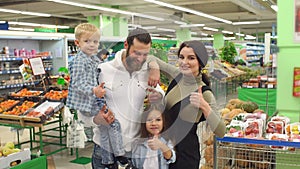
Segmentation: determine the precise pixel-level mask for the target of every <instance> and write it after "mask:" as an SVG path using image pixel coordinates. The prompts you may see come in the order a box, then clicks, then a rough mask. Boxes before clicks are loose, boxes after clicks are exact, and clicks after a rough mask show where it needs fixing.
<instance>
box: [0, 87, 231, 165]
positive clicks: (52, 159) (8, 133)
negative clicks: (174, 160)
mask: <svg viewBox="0 0 300 169" xmlns="http://www.w3.org/2000/svg"><path fill="white" fill-rule="evenodd" d="M232 98H237V93H233V94H230V95H227V96H221V97H218V98H217V103H218V106H219V107H218V108H219V109H222V108H224V106H225V105H226V103H227V102H228V100H230V99H232ZM49 127H51V126H49ZM45 128H47V127H45ZM0 131H1V135H0V143H1V145H4V144H5V143H6V142H8V141H13V142H15V143H17V139H18V138H17V132H16V131H15V130H12V129H11V128H10V127H4V126H0ZM36 131H37V130H36ZM19 132H20V133H21V137H20V140H21V141H27V140H29V130H28V129H24V130H21V131H19ZM46 139H47V138H46ZM47 141H49V142H51V141H52V142H54V141H56V140H51V139H47ZM21 148H22V149H24V148H29V144H24V145H22V147H21ZM57 148H58V147H57V146H54V145H49V146H46V147H45V152H46V153H47V152H52V151H54V150H56V149H57ZM92 150H93V143H92V142H86V147H85V148H83V149H79V157H87V158H90V157H91V154H92ZM75 159H76V155H75V152H74V153H73V155H71V151H70V150H63V151H60V152H58V153H55V154H53V155H51V156H48V157H47V160H48V169H67V168H74V169H75V168H76V169H90V168H91V163H88V164H85V165H83V164H76V163H72V162H70V161H72V160H75Z"/></svg>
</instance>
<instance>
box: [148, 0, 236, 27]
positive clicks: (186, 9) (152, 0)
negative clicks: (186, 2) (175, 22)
mask: <svg viewBox="0 0 300 169" xmlns="http://www.w3.org/2000/svg"><path fill="white" fill-rule="evenodd" d="M144 1H146V2H150V3H154V4H157V5H160V6H164V7H168V8H172V9H176V10H179V11H184V12H189V13H192V14H194V15H198V16H202V17H205V18H209V19H213V20H216V21H220V22H224V23H227V24H231V23H232V22H231V21H229V20H225V19H222V18H218V17H215V16H212V15H208V14H206V13H203V12H199V11H195V10H192V9H188V8H184V7H180V6H176V5H172V4H168V3H165V2H161V1H157V0H144Z"/></svg>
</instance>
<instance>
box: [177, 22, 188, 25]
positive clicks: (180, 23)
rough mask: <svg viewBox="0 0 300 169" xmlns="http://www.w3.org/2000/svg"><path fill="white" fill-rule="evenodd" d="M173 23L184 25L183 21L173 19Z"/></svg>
mask: <svg viewBox="0 0 300 169" xmlns="http://www.w3.org/2000/svg"><path fill="white" fill-rule="evenodd" d="M174 23H176V24H178V25H186V23H185V22H181V21H174Z"/></svg>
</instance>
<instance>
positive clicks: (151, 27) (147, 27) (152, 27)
mask: <svg viewBox="0 0 300 169" xmlns="http://www.w3.org/2000/svg"><path fill="white" fill-rule="evenodd" d="M142 28H143V29H146V30H149V29H156V26H142Z"/></svg>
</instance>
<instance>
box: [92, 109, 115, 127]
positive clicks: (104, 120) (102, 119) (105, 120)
mask: <svg viewBox="0 0 300 169" xmlns="http://www.w3.org/2000/svg"><path fill="white" fill-rule="evenodd" d="M106 110H107V111H106ZM114 121H115V116H114V114H113V112H112V111H111V110H110V109H107V108H106V105H104V106H103V107H102V109H101V110H100V111H99V113H98V114H97V115H96V116H95V117H94V123H95V124H97V125H100V124H104V125H109V124H111V123H112V122H114Z"/></svg>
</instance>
